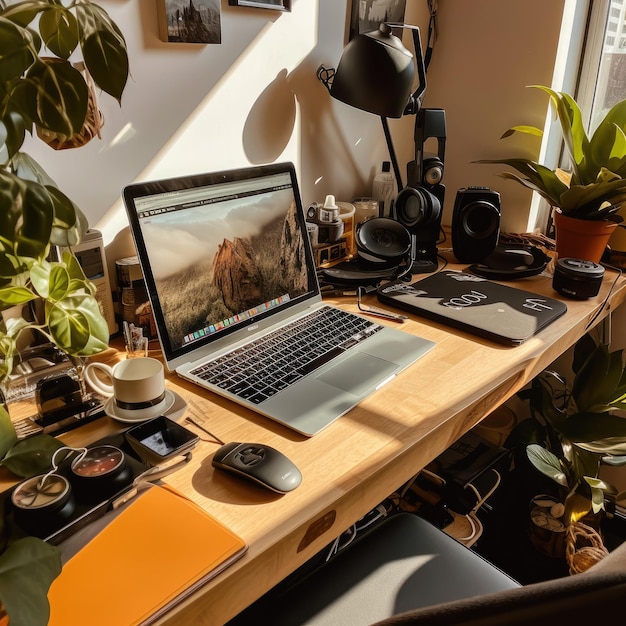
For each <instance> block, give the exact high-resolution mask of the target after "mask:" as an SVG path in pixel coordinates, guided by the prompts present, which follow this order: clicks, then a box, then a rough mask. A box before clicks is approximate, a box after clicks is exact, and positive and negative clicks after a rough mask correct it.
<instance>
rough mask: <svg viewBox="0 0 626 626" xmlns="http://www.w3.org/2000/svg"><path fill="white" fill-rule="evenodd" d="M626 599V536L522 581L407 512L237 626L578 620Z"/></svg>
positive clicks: (615, 610)
mask: <svg viewBox="0 0 626 626" xmlns="http://www.w3.org/2000/svg"><path fill="white" fill-rule="evenodd" d="M625 600H626V543H624V544H622V545H621V546H620V547H619V548H617V549H616V550H614V551H613V552H612V553H611V554H609V556H607V557H605V558H604V559H603V560H602V561H600V562H599V563H598V564H596V565H595V566H593V567H592V568H591V569H589V570H588V571H587V572H585V573H582V574H577V575H575V576H568V577H564V578H559V579H555V580H550V581H547V582H542V583H535V584H530V585H526V586H521V585H519V583H517V582H516V581H514V580H513V579H511V578H510V577H509V576H507V575H506V574H504V573H503V572H502V571H500V570H499V569H498V568H496V567H495V566H494V565H492V564H491V563H489V562H488V561H486V560H485V559H483V558H482V557H480V556H479V555H478V554H476V553H475V552H473V551H471V550H469V549H468V548H466V547H465V546H464V545H462V544H460V543H459V542H457V541H456V540H455V539H452V538H451V537H449V536H448V535H446V534H445V533H444V532H442V531H441V530H439V529H438V528H435V527H434V526H432V525H431V524H430V523H429V522H426V521H425V520H423V519H421V518H419V517H417V516H415V515H412V514H409V513H399V514H397V515H393V516H391V517H390V518H389V519H387V520H385V521H384V522H382V523H381V524H380V525H379V526H378V527H376V528H375V529H374V530H372V531H371V532H370V533H369V534H368V535H366V536H364V537H363V538H362V539H360V540H357V541H356V542H354V543H353V544H352V545H350V546H349V547H347V548H345V549H344V550H343V551H342V552H340V553H339V554H338V555H337V556H336V557H334V558H333V559H332V560H331V561H329V562H328V563H325V564H323V565H322V566H320V567H318V568H317V569H315V570H314V571H313V572H312V573H310V574H309V575H307V576H305V577H304V578H303V579H301V580H299V581H298V582H296V583H295V584H294V585H293V586H290V587H289V588H287V589H284V588H282V589H281V588H278V589H276V590H275V591H274V592H270V593H269V594H268V595H267V596H266V597H264V598H262V599H261V600H260V601H258V602H257V603H256V604H254V605H253V606H252V607H250V609H248V610H247V611H244V613H242V614H241V615H240V616H239V617H238V618H237V619H236V620H234V621H233V622H231V624H232V626H235V625H236V624H240V623H241V624H243V623H246V624H250V623H261V624H265V623H267V624H272V625H273V626H287V625H289V626H293V625H300V626H302V625H305V624H306V625H307V626H366V625H368V626H369V625H371V624H375V626H396V625H398V626H399V625H408V624H420V625H423V624H427V625H431V624H432V625H446V626H450V625H452V624H455V625H457V624H458V625H464V626H470V625H476V626H478V625H480V626H483V625H493V626H496V625H497V626H501V625H503V624H506V626H509V625H512V624H532V626H542V625H544V624H545V625H546V626H547V625H548V624H549V625H550V626H554V624H556V623H559V624H569V625H572V624H574V625H575V624H590V623H593V622H595V621H597V620H598V619H604V617H606V616H609V615H619V614H620V613H622V612H623V607H624V601H625ZM250 620H254V622H251V621H250Z"/></svg>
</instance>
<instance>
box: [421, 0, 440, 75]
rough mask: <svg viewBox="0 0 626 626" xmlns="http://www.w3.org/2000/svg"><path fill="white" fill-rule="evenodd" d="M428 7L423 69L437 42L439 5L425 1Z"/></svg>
mask: <svg viewBox="0 0 626 626" xmlns="http://www.w3.org/2000/svg"><path fill="white" fill-rule="evenodd" d="M426 4H427V5H428V13H429V14H430V20H429V21H428V41H427V43H426V53H425V54H424V67H425V68H426V69H428V66H429V65H430V61H431V58H432V56H433V50H434V48H435V42H436V41H437V35H438V34H439V33H438V30H437V13H438V12H439V5H438V2H437V0H426Z"/></svg>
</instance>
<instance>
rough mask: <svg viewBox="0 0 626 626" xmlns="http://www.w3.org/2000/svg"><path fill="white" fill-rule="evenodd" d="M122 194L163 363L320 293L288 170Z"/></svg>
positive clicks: (141, 187)
mask: <svg viewBox="0 0 626 626" xmlns="http://www.w3.org/2000/svg"><path fill="white" fill-rule="evenodd" d="M123 195H124V203H125V205H126V209H127V212H128V215H129V220H130V225H131V230H132V233H133V237H134V239H135V245H136V247H137V254H138V256H139V259H140V262H141V265H142V269H143V273H144V279H145V282H146V287H147V290H148V295H149V298H150V302H151V304H152V309H153V315H154V318H155V322H156V325H157V329H158V332H159V337H160V340H161V345H162V348H163V351H164V354H165V357H166V360H167V361H168V362H170V361H172V360H173V359H176V358H177V357H179V356H183V355H185V354H187V353H189V352H192V351H194V350H196V349H197V348H199V347H201V346H205V345H206V344H209V343H212V342H214V341H216V340H218V339H221V338H223V337H226V336H228V335H231V334H233V333H236V332H237V331H238V330H240V329H242V328H244V327H246V326H249V325H250V324H254V323H257V322H258V321H260V320H262V319H264V318H267V317H269V316H271V315H272V314H273V313H275V312H279V311H282V310H284V309H286V308H288V307H289V306H291V305H293V304H294V303H298V302H301V301H302V300H303V299H306V298H309V297H312V296H315V295H317V294H318V293H319V287H318V285H317V280H316V276H315V268H314V264H313V260H312V257H311V253H310V246H309V245H308V242H307V243H306V244H305V238H306V237H307V233H306V225H305V221H304V215H303V211H302V206H301V201H300V197H299V191H298V187H297V181H296V177H295V171H294V168H293V165H292V164H290V163H284V164H277V165H269V166H260V167H252V168H246V169H241V170H233V171H229V172H219V173H215V174H200V175H193V176H187V177H181V178H175V179H169V180H161V181H154V182H146V183H136V184H132V185H129V186H128V187H126V188H125V189H124V192H123Z"/></svg>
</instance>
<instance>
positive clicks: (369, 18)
mask: <svg viewBox="0 0 626 626" xmlns="http://www.w3.org/2000/svg"><path fill="white" fill-rule="evenodd" d="M405 12H406V0H352V7H351V10H350V13H349V15H350V18H349V19H350V27H349V32H348V41H350V40H351V39H352V38H353V37H355V36H356V35H358V34H359V33H366V32H368V31H371V30H376V29H377V28H378V27H379V26H380V25H381V23H382V22H400V23H402V22H404V14H405Z"/></svg>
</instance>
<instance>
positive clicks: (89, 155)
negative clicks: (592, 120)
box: [28, 0, 563, 264]
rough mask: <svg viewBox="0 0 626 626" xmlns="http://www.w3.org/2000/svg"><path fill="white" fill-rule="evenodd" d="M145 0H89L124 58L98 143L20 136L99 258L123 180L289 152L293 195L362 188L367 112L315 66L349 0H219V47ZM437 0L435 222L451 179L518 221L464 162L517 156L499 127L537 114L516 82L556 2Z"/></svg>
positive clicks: (366, 169)
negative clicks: (440, 122) (439, 150)
mask: <svg viewBox="0 0 626 626" xmlns="http://www.w3.org/2000/svg"><path fill="white" fill-rule="evenodd" d="M157 1H158V0H100V4H101V5H102V6H103V7H104V8H105V9H106V10H107V11H109V12H110V14H111V15H112V17H113V19H114V20H115V21H116V22H117V23H118V25H119V26H120V28H121V30H122V31H123V33H124V34H125V36H126V39H127V42H128V48H129V56H130V62H131V78H130V80H129V83H128V86H127V89H126V91H125V93H124V96H123V100H122V106H121V108H120V107H118V105H117V103H116V102H113V101H111V99H110V98H108V97H107V96H106V95H103V96H102V98H101V108H102V109H103V112H104V115H105V126H104V129H103V136H102V140H100V141H98V140H96V141H93V142H92V143H91V144H89V145H87V146H85V147H83V148H81V149H79V150H72V151H65V152H59V153H53V151H51V149H50V148H48V147H47V146H43V145H42V144H41V143H40V142H36V141H33V142H32V143H31V145H30V146H29V148H28V151H29V152H30V153H31V154H33V155H34V156H35V158H37V159H38V160H39V161H40V162H41V163H42V165H43V166H44V167H45V168H46V169H47V171H48V172H49V173H50V175H51V176H52V177H53V178H54V179H55V180H56V182H57V184H58V185H59V186H60V188H61V189H62V190H63V191H65V193H67V194H68V195H69V196H70V197H72V198H73V199H74V200H75V202H76V203H77V204H78V205H79V206H80V207H81V208H82V209H83V211H84V212H85V213H86V214H87V216H88V218H89V220H90V223H91V224H92V226H94V227H97V228H100V229H101V230H103V232H104V234H105V243H107V244H109V245H108V250H107V253H108V256H109V263H110V264H111V263H112V261H113V260H114V259H116V258H119V257H121V256H127V255H128V254H133V248H132V242H131V241H130V237H129V236H128V234H127V230H126V218H125V213H124V209H123V206H122V204H121V201H120V191H121V189H122V187H123V186H124V185H126V184H128V183H130V182H132V181H133V180H137V179H149V178H155V177H163V176H170V175H179V174H187V173H191V172H198V171H210V170H217V169H224V168H230V167H236V166H241V165H248V164H251V163H252V164H255V163H262V162H268V161H277V160H292V161H294V162H295V163H296V165H297V167H298V170H299V177H300V182H301V188H302V196H303V201H304V202H305V203H308V202H311V201H314V200H323V198H324V196H325V195H326V194H327V193H334V194H335V195H336V196H337V198H338V199H341V200H349V199H350V198H353V197H355V196H357V195H366V194H368V193H369V192H370V189H371V179H372V176H373V174H374V172H375V169H376V167H377V166H378V165H379V163H380V162H381V161H382V160H383V159H385V158H387V156H386V148H385V142H384V137H383V133H382V130H381V125H380V120H379V119H378V118H377V117H375V116H372V115H369V114H367V113H364V112H362V111H358V110H356V109H352V108H351V107H348V106H347V105H344V104H342V103H340V102H337V101H334V100H331V98H330V97H329V95H328V93H327V92H326V90H325V88H324V87H323V85H322V84H321V83H320V82H319V81H318V80H317V78H316V70H317V68H318V67H319V65H320V64H321V63H323V64H325V65H327V66H336V64H337V62H338V60H339V57H340V55H341V51H342V49H343V46H344V44H345V42H346V32H347V17H348V16H347V12H348V11H349V6H350V0H292V7H293V9H292V12H291V13H281V12H276V11H269V10H262V9H250V8H240V7H230V6H228V3H227V0H222V2H221V8H222V43H221V44H220V45H194V44H168V43H164V42H162V41H160V39H159V37H158V23H157ZM352 1H356V0H352ZM438 4H439V36H438V40H437V44H436V48H435V52H434V56H433V61H432V64H431V66H430V70H429V73H428V90H427V94H426V99H425V105H426V106H430V107H434V108H444V109H445V110H446V115H447V122H448V139H447V145H446V173H445V177H444V182H445V183H446V187H447V193H446V209H445V213H444V219H443V222H444V224H446V223H449V222H450V220H451V213H452V205H453V202H454V196H455V194H456V190H457V189H458V188H460V187H463V186H468V185H486V186H490V187H492V188H494V189H497V190H498V191H500V192H501V193H502V199H503V228H504V229H505V230H509V231H517V232H519V231H520V230H525V228H526V223H525V216H526V214H527V211H528V205H529V197H528V195H527V194H526V193H525V192H524V191H523V190H521V189H518V188H517V185H514V184H513V183H511V182H505V181H502V180H501V179H499V178H498V177H497V176H495V172H497V171H499V169H498V168H492V167H491V166H484V165H473V164H472V163H471V162H472V161H473V160H475V159H479V158H491V157H501V156H508V155H510V154H512V153H517V150H516V149H514V141H515V140H513V139H511V140H507V141H508V143H506V144H505V142H504V141H503V142H500V140H499V137H500V135H501V134H502V132H503V131H504V130H505V129H506V128H508V127H509V126H511V125H512V124H516V123H523V122H526V123H536V124H539V125H541V123H542V122H541V119H542V117H543V116H544V115H545V110H546V101H545V99H544V98H541V97H540V96H539V95H538V94H537V93H535V92H534V91H533V90H528V89H525V85H528V84H531V83H546V84H550V83H551V79H552V72H553V60H554V56H555V51H556V45H557V40H558V34H559V29H560V25H561V13H562V8H563V0H550V1H549V2H546V0H507V1H506V2H503V1H502V0H439V3H438ZM539 16H540V18H539ZM406 17H407V20H406V21H407V22H410V23H413V24H417V25H419V26H420V28H421V31H422V39H423V40H424V41H425V39H426V32H427V12H426V0H407V16H406ZM407 45H409V46H410V38H409V39H408V40H407ZM413 122H414V119H413V118H403V119H402V120H392V121H391V127H392V132H393V133H394V140H395V141H396V148H397V150H398V153H399V159H400V163H401V167H403V166H404V164H405V163H406V162H407V161H408V160H410V158H411V157H412V149H413V144H412V137H413ZM531 148H532V150H533V151H535V152H536V151H538V149H539V146H538V145H537V144H536V145H534V146H532V147H531ZM523 150H524V153H525V154H530V152H529V150H530V148H529V147H523Z"/></svg>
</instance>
